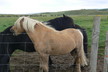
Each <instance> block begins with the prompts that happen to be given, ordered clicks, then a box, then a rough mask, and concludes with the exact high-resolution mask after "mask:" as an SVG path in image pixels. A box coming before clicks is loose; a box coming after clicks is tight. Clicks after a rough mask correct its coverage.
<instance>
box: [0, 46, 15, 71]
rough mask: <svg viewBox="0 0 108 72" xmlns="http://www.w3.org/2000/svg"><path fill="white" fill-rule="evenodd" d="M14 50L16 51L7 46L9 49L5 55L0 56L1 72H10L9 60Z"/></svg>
mask: <svg viewBox="0 0 108 72" xmlns="http://www.w3.org/2000/svg"><path fill="white" fill-rule="evenodd" d="M5 46H6V45H5ZM14 50H15V49H12V48H10V47H8V45H7V47H5V54H0V72H10V69H9V60H10V56H11V54H12V53H13V52H14Z"/></svg>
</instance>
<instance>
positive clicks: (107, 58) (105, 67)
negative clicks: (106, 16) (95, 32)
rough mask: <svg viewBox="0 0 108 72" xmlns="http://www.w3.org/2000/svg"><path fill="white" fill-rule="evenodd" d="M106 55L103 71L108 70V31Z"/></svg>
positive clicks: (107, 35)
mask: <svg viewBox="0 0 108 72" xmlns="http://www.w3.org/2000/svg"><path fill="white" fill-rule="evenodd" d="M105 45H106V46H105V56H104V68H103V72H108V32H107V33H106V43H105Z"/></svg>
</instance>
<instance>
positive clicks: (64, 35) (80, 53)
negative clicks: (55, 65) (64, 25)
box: [11, 17, 87, 72]
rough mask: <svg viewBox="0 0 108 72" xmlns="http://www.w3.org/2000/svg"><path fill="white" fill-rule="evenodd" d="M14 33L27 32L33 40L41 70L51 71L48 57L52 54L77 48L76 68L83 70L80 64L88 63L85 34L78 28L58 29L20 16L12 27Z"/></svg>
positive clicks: (60, 53)
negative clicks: (84, 45) (84, 47)
mask: <svg viewBox="0 0 108 72" xmlns="http://www.w3.org/2000/svg"><path fill="white" fill-rule="evenodd" d="M11 31H12V32H13V34H14V35H19V34H21V33H23V32H26V33H27V34H28V36H29V37H30V39H31V40H32V42H33V44H34V47H35V49H36V51H37V52H38V53H39V56H40V69H39V72H49V67H48V60H49V59H48V58H49V56H50V55H62V54H67V53H71V51H73V50H74V49H76V55H77V57H76V60H75V61H76V62H75V63H76V70H77V72H81V69H80V65H82V66H85V65H87V61H86V56H85V54H84V49H83V35H82V33H81V31H80V30H78V29H72V28H69V29H65V30H62V31H57V30H55V29H53V28H51V27H48V26H46V25H44V24H43V23H41V22H39V21H37V20H34V19H31V18H28V17H20V18H19V19H18V20H17V21H16V22H15V24H14V26H13V27H12V28H11Z"/></svg>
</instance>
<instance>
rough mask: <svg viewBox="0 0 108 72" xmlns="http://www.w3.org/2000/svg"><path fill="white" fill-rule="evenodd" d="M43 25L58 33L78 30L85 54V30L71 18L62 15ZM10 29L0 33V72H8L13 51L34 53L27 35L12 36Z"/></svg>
mask: <svg viewBox="0 0 108 72" xmlns="http://www.w3.org/2000/svg"><path fill="white" fill-rule="evenodd" d="M43 23H47V25H48V26H51V27H53V28H54V29H56V30H59V31H61V30H64V29H66V28H75V29H80V30H81V32H82V33H83V37H84V39H83V42H84V43H83V45H84V52H85V53H86V54H87V33H86V30H85V29H84V28H81V27H80V26H78V25H77V24H74V21H73V19H72V18H71V17H68V16H65V15H63V17H58V18H55V19H51V20H49V21H46V22H43ZM10 28H11V26H10V27H8V28H6V29H5V30H4V31H2V32H1V33H0V72H10V69H9V61H10V57H11V55H12V54H13V52H14V51H16V50H18V49H19V50H23V51H25V52H35V49H34V46H33V44H32V42H31V40H30V39H29V37H28V36H27V34H20V35H18V36H13V34H12V32H10ZM49 64H50V65H51V64H52V61H51V59H49Z"/></svg>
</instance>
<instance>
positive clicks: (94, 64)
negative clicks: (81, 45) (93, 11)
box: [90, 16, 101, 72]
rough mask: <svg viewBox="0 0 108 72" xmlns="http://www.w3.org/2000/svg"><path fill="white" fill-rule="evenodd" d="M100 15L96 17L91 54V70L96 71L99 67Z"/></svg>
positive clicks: (91, 71)
mask: <svg viewBox="0 0 108 72" xmlns="http://www.w3.org/2000/svg"><path fill="white" fill-rule="evenodd" d="M100 19H101V18H100V17H99V16H96V17H94V22H93V31H92V45H91V54H90V72H96V69H97V55H98V41H99V33H100Z"/></svg>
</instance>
